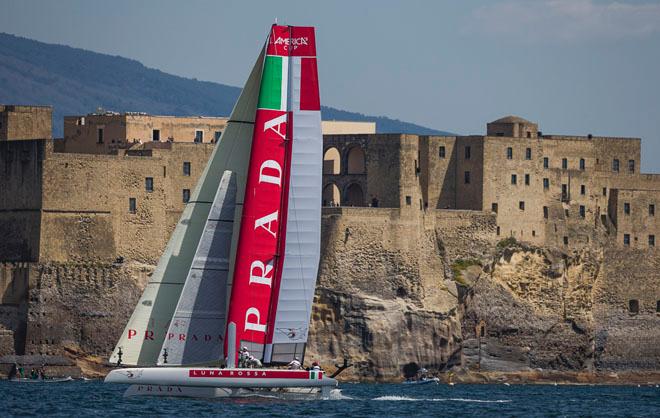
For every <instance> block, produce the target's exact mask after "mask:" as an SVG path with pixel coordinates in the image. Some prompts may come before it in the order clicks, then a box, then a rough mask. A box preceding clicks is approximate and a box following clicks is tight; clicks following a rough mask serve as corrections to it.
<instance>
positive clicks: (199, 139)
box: [195, 130, 204, 143]
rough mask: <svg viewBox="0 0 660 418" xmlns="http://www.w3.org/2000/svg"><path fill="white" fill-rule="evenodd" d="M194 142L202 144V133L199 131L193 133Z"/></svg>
mask: <svg viewBox="0 0 660 418" xmlns="http://www.w3.org/2000/svg"><path fill="white" fill-rule="evenodd" d="M195 142H197V143H202V142H204V131H200V130H197V131H195Z"/></svg>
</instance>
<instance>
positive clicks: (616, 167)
mask: <svg viewBox="0 0 660 418" xmlns="http://www.w3.org/2000/svg"><path fill="white" fill-rule="evenodd" d="M612 171H616V172H619V160H617V159H616V158H615V159H613V160H612Z"/></svg>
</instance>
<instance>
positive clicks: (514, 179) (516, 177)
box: [511, 174, 518, 184]
mask: <svg viewBox="0 0 660 418" xmlns="http://www.w3.org/2000/svg"><path fill="white" fill-rule="evenodd" d="M511 184H518V176H517V175H515V174H511Z"/></svg>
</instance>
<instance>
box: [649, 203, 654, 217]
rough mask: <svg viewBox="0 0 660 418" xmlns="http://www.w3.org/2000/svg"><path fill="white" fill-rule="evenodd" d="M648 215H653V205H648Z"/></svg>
mask: <svg viewBox="0 0 660 418" xmlns="http://www.w3.org/2000/svg"><path fill="white" fill-rule="evenodd" d="M649 216H655V205H649Z"/></svg>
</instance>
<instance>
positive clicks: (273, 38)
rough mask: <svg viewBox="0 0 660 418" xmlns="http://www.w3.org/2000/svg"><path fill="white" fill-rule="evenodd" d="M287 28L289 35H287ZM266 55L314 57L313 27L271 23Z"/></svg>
mask: <svg viewBox="0 0 660 418" xmlns="http://www.w3.org/2000/svg"><path fill="white" fill-rule="evenodd" d="M289 30H291V34H290V35H291V36H290V37H289ZM266 54H267V55H279V56H283V57H284V56H292V57H315V56H316V38H315V36H314V28H313V27H307V26H277V25H273V27H272V29H271V32H270V37H269V39H268V47H267V48H266Z"/></svg>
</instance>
